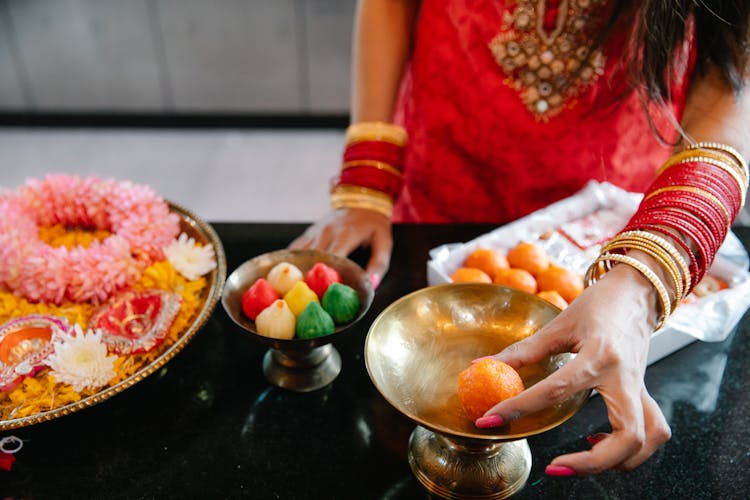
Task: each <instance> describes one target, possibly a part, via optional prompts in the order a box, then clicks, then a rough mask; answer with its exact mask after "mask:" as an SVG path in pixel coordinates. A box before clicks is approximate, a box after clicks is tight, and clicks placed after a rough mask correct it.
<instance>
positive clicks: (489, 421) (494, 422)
mask: <svg viewBox="0 0 750 500" xmlns="http://www.w3.org/2000/svg"><path fill="white" fill-rule="evenodd" d="M474 425H476V426H477V427H479V428H480V429H489V428H490V427H497V426H499V425H503V417H501V416H500V415H487V416H486V417H479V418H478V419H476V420H475V421H474Z"/></svg>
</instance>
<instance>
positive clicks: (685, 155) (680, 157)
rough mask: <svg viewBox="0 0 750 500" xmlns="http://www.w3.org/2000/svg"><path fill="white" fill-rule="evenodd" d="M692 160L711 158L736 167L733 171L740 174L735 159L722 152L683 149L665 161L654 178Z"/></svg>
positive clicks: (740, 170)
mask: <svg viewBox="0 0 750 500" xmlns="http://www.w3.org/2000/svg"><path fill="white" fill-rule="evenodd" d="M693 158H711V159H713V160H716V161H723V162H726V163H727V164H728V165H732V166H733V167H734V166H736V167H737V168H736V169H735V170H736V171H737V173H742V168H741V166H740V165H736V163H737V162H736V160H735V158H734V157H732V156H730V155H728V154H726V153H724V152H715V151H706V150H702V149H701V150H696V149H684V150H682V151H680V152H678V153H675V154H673V155H672V156H670V157H669V158H668V159H667V161H665V162H664V164H663V165H662V166H661V167H659V170H657V171H656V176H657V177H658V176H659V175H661V174H662V172H664V171H665V170H667V169H668V168H669V167H672V166H674V165H677V164H678V163H687V162H688V161H694V160H693Z"/></svg>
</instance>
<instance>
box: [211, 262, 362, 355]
mask: <svg viewBox="0 0 750 500" xmlns="http://www.w3.org/2000/svg"><path fill="white" fill-rule="evenodd" d="M289 255H295V256H296V255H299V256H309V257H311V258H313V259H317V261H318V262H324V263H325V264H329V263H332V262H333V263H334V264H336V266H342V265H343V266H349V267H351V269H353V270H354V271H355V272H356V274H357V276H358V281H359V283H358V284H357V287H352V288H354V289H355V290H358V291H360V290H361V292H362V295H364V297H362V296H361V295H360V306H359V312H357V315H356V316H355V317H354V319H352V320H351V321H349V322H348V323H345V324H343V325H336V328H335V330H334V332H333V333H331V334H329V335H323V336H321V337H315V338H311V339H299V338H292V339H276V338H273V337H266V336H265V335H261V334H260V333H258V332H257V331H255V329H254V328H250V326H249V324H250V323H252V325H253V326H254V325H255V322H254V321H253V320H251V319H250V318H247V317H245V316H244V314H242V311H241V307H240V311H239V315H241V318H237V317H235V315H234V314H232V312H231V309H230V306H229V305H228V300H229V298H228V294H229V291H230V283H232V282H234V281H235V279H236V277H237V276H239V275H240V274H241V273H242V270H243V269H244V268H247V267H253V266H256V265H257V264H258V263H259V262H261V261H262V260H264V259H271V260H277V257H280V256H289ZM281 261H282V260H281V259H278V262H281ZM292 264H293V262H292ZM336 266H331V267H334V269H335V268H336ZM349 286H352V285H351V284H349ZM374 297H375V291H374V289H373V287H372V283H371V282H370V279H369V278H368V277H367V273H366V272H365V270H364V269H362V267H361V266H360V265H359V264H357V263H356V262H354V261H353V260H351V259H349V258H347V257H342V256H339V255H335V254H332V253H330V252H324V251H322V250H313V249H305V250H292V249H280V250H274V251H271V252H266V253H262V254H259V255H256V256H255V257H252V258H250V259H248V260H246V261H245V262H243V263H242V264H240V265H239V266H237V267H236V268H235V269H234V270H233V271H232V272H231V274H230V275H229V276H228V277H227V285H226V286H225V287H224V291H223V292H222V295H221V305H222V307H223V308H224V312H225V313H226V314H227V316H229V318H230V319H231V320H232V322H233V323H234V324H235V325H237V326H239V327H240V328H241V329H242V330H243V332H245V333H248V334H250V336H251V337H252V338H254V339H256V340H258V341H259V342H260V343H262V344H264V345H267V346H269V347H272V348H274V349H278V350H281V351H308V350H311V349H314V348H316V347H320V346H323V345H326V344H329V343H331V342H333V340H334V339H335V338H337V337H338V336H340V335H341V334H343V333H345V332H347V331H349V330H350V329H351V328H352V327H354V326H355V325H356V324H357V323H359V321H360V320H361V319H362V318H363V317H364V316H365V315H366V314H367V312H368V311H369V310H370V306H371V305H372V301H373V299H374Z"/></svg>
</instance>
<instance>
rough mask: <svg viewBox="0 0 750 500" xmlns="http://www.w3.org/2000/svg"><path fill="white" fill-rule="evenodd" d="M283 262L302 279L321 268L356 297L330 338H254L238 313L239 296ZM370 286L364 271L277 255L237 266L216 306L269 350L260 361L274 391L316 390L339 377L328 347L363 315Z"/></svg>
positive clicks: (326, 258) (308, 256)
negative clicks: (355, 307) (353, 311)
mask: <svg viewBox="0 0 750 500" xmlns="http://www.w3.org/2000/svg"><path fill="white" fill-rule="evenodd" d="M280 262H288V263H290V264H294V265H295V266H297V267H298V268H299V269H300V271H302V273H303V274H304V273H307V271H309V270H310V269H311V268H312V267H313V266H314V265H315V264H316V263H318V262H322V263H323V264H326V265H328V266H330V267H332V268H333V269H335V270H336V271H338V272H339V274H340V275H341V280H342V281H343V283H344V284H346V285H349V286H350V287H352V288H354V290H356V291H357V295H358V296H359V302H360V306H359V311H358V312H357V315H356V316H355V318H354V319H353V320H352V321H350V322H349V323H346V324H345V325H338V326H336V330H335V331H334V333H332V334H330V335H325V336H322V337H317V338H312V339H297V338H294V339H289V340H285V339H275V338H271V337H266V336H263V335H261V334H259V333H258V332H257V330H256V328H255V322H254V321H252V320H251V319H250V318H248V317H247V316H245V314H244V313H243V312H242V294H243V293H245V291H246V290H247V289H248V288H250V286H251V285H252V284H253V283H254V282H255V281H256V280H257V279H258V278H265V277H266V276H267V275H268V272H269V271H270V270H271V268H273V267H274V266H275V265H276V264H279V263H280ZM373 294H374V292H373V288H372V283H371V282H370V280H369V278H368V277H367V274H366V273H365V271H364V270H363V269H362V268H361V267H360V266H358V265H357V264H355V263H354V262H352V261H351V260H349V259H347V258H344V257H338V256H335V255H332V254H329V253H325V252H319V251H315V250H278V251H276V252H270V253H266V254H263V255H259V256H257V257H255V258H253V259H250V260H248V261H247V262H245V263H243V264H242V265H240V266H239V267H238V268H237V269H235V270H234V272H232V274H230V275H229V277H228V278H227V281H226V285H225V286H224V293H223V294H222V297H221V303H222V305H223V306H224V310H225V311H226V312H227V314H228V315H229V317H230V318H232V320H233V321H234V322H235V323H236V324H237V325H238V326H239V327H240V328H242V329H243V330H244V331H246V332H247V333H249V334H250V335H251V336H252V337H253V338H255V339H256V340H258V341H259V342H261V343H263V344H264V345H267V346H269V350H268V351H267V352H266V354H265V356H264V357H263V374H264V375H265V376H266V378H267V379H268V381H269V382H271V383H272V384H273V385H275V386H278V387H282V388H284V389H288V390H291V391H297V392H309V391H314V390H317V389H321V388H323V387H325V386H327V385H328V384H330V383H331V382H333V380H334V379H335V378H336V377H337V376H338V374H339V372H340V371H341V356H340V355H339V353H338V351H337V350H336V348H335V347H333V346H332V345H331V342H332V341H333V340H335V339H336V337H338V336H339V335H342V334H344V333H345V332H346V331H347V330H348V329H349V328H351V327H352V326H353V325H355V324H356V323H357V322H358V321H359V320H360V319H362V317H363V316H364V315H365V313H366V312H367V310H368V309H369V307H370V304H371V303H372V298H373Z"/></svg>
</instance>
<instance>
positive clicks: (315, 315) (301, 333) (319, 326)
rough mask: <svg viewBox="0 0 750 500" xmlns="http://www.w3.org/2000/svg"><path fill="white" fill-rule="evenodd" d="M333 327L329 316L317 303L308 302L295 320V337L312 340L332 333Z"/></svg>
mask: <svg viewBox="0 0 750 500" xmlns="http://www.w3.org/2000/svg"><path fill="white" fill-rule="evenodd" d="M334 330H335V325H334V324H333V319H331V316H330V315H329V314H328V313H327V312H325V310H323V308H322V307H321V306H320V304H319V303H317V302H310V303H309V304H307V307H305V310H304V311H302V314H300V315H299V318H297V327H296V329H295V331H296V334H297V337H299V338H301V339H314V338H316V337H322V336H323V335H330V334H332V333H333V332H334Z"/></svg>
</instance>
